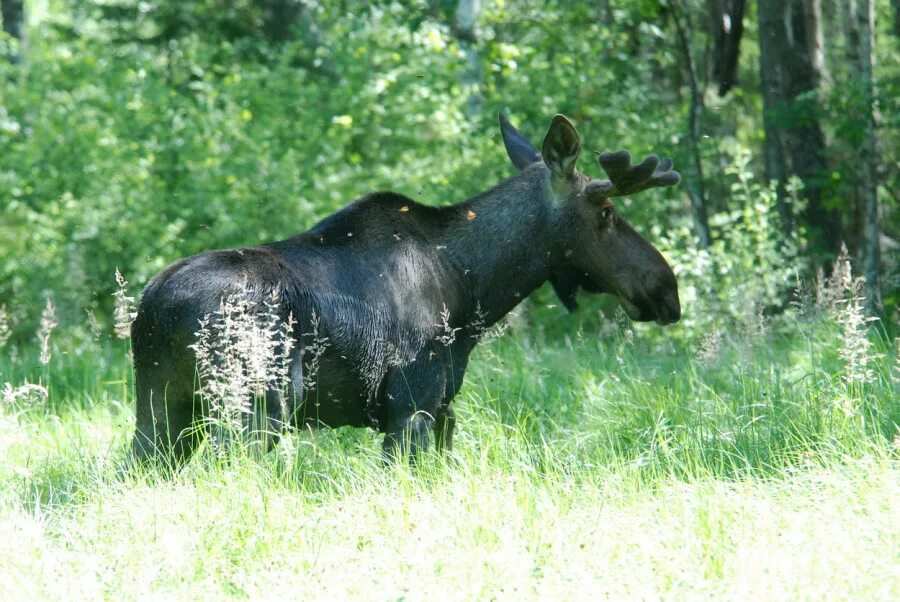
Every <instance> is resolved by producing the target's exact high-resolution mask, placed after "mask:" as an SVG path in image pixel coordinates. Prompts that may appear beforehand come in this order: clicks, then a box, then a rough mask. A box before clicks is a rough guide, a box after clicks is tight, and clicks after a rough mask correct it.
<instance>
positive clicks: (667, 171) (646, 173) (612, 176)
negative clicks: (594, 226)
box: [587, 150, 681, 197]
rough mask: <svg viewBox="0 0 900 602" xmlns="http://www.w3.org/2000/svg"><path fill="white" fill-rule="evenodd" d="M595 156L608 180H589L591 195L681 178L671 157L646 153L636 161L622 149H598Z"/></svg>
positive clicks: (662, 184) (628, 191)
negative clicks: (603, 151) (661, 157)
mask: <svg viewBox="0 0 900 602" xmlns="http://www.w3.org/2000/svg"><path fill="white" fill-rule="evenodd" d="M597 160H598V161H599V162H600V167H602V168H603V171H605V172H606V175H607V176H609V180H592V181H591V183H590V184H588V190H587V192H588V193H589V194H590V195H591V196H603V197H613V196H624V195H626V194H634V193H636V192H641V191H642V190H647V189H648V188H662V187H665V186H672V185H674V184H677V183H678V182H679V181H680V180H681V174H679V173H678V172H677V171H674V170H673V169H672V160H671V159H663V160H661V161H660V159H659V157H657V156H656V155H649V156H648V157H647V158H646V159H644V160H643V161H641V163H640V164H638V165H632V164H631V155H630V154H629V153H628V151H625V150H621V151H616V152H614V153H601V154H600V155H599V156H598V157H597Z"/></svg>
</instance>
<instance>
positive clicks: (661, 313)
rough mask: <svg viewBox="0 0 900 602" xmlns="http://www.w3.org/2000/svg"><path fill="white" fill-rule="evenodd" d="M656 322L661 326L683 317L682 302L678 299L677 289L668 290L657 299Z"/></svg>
mask: <svg viewBox="0 0 900 602" xmlns="http://www.w3.org/2000/svg"><path fill="white" fill-rule="evenodd" d="M655 310H656V322H657V324H659V325H661V326H665V325H666V324H674V323H675V322H677V321H678V320H680V319H681V302H680V301H679V299H678V291H677V290H668V291H666V292H665V293H663V294H662V295H661V299H660V300H658V301H657V304H656V307H655Z"/></svg>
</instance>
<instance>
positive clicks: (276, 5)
mask: <svg viewBox="0 0 900 602" xmlns="http://www.w3.org/2000/svg"><path fill="white" fill-rule="evenodd" d="M260 5H261V7H262V12H263V31H264V32H265V34H266V37H268V38H269V39H270V40H272V41H273V42H286V41H287V40H289V39H290V38H291V30H292V28H293V27H294V23H295V22H296V21H297V17H298V16H299V15H300V11H301V10H302V8H301V4H300V2H296V1H294V0H262V2H260Z"/></svg>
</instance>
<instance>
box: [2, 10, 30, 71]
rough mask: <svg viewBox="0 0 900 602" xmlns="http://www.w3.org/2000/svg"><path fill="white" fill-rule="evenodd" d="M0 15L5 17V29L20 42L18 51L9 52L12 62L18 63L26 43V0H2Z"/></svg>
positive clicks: (8, 55) (8, 56)
mask: <svg viewBox="0 0 900 602" xmlns="http://www.w3.org/2000/svg"><path fill="white" fill-rule="evenodd" d="M0 16H2V18H3V31H5V32H6V33H7V34H8V35H9V36H10V37H12V38H15V39H16V40H18V42H19V51H18V52H12V51H11V52H9V53H8V54H7V58H8V59H9V62H10V63H18V62H19V56H20V55H21V53H22V50H21V49H22V46H24V45H25V0H0Z"/></svg>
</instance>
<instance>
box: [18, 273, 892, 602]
mask: <svg viewBox="0 0 900 602" xmlns="http://www.w3.org/2000/svg"><path fill="white" fill-rule="evenodd" d="M122 282H124V280H122ZM838 282H840V283H842V284H839V283H838ZM847 282H850V283H851V284H850V285H847V284H846V283H847ZM823 287H824V288H822V287H820V288H822V290H820V294H819V297H818V300H817V301H816V300H813V297H812V296H810V295H807V296H805V297H803V298H806V299H808V300H807V301H806V302H803V303H799V304H798V306H797V307H795V308H792V309H790V310H789V311H788V312H787V313H785V314H783V315H782V316H780V317H775V318H766V319H759V318H758V317H757V318H754V319H759V322H760V324H757V326H755V327H750V326H749V325H746V324H745V325H742V326H741V325H738V326H736V327H728V326H725V325H723V326H722V327H720V328H717V329H716V330H715V331H714V332H713V333H704V332H692V331H690V330H686V329H684V327H681V326H674V327H671V328H669V329H666V330H665V331H663V330H661V329H658V328H657V327H655V326H644V325H633V324H629V323H627V321H623V320H621V319H616V320H613V321H608V322H605V323H604V325H603V327H602V328H598V327H597V320H596V316H595V315H594V314H592V313H591V312H590V311H589V310H588V311H584V312H583V313H582V314H581V315H580V316H575V317H572V316H562V315H560V314H558V313H556V312H557V311H558V310H556V309H553V308H546V307H543V306H541V305H540V304H539V303H534V304H532V305H530V306H527V307H526V308H525V309H524V310H523V315H522V316H520V317H519V318H518V319H517V320H516V321H515V322H514V323H513V325H512V326H511V327H510V326H507V327H506V331H505V333H504V334H503V335H502V336H499V337H494V336H491V337H485V340H484V341H483V342H482V344H481V345H480V346H479V347H478V348H477V350H476V352H475V353H474V355H473V356H472V359H471V362H470V368H469V371H468V373H467V375H466V381H465V384H464V386H463V388H462V391H461V393H460V395H459V396H458V398H457V399H456V401H455V402H454V406H455V408H456V410H457V415H458V422H457V428H458V432H457V435H456V437H455V439H454V450H453V451H452V452H451V453H446V454H443V455H439V454H426V455H425V456H423V457H422V458H421V459H420V461H419V462H417V463H416V465H415V466H414V467H410V466H408V465H406V464H404V463H397V464H394V465H392V466H388V467H384V466H383V465H382V461H381V453H380V445H379V435H377V434H375V433H373V432H371V431H369V430H365V429H350V428H342V429H320V430H288V431H287V432H286V434H285V436H284V438H283V439H282V441H281V442H280V443H279V445H278V446H277V447H276V448H275V449H274V451H272V452H271V453H269V454H266V455H260V454H259V453H258V448H256V447H254V446H253V444H252V442H251V441H250V440H243V439H237V440H236V441H235V442H233V443H232V445H230V446H229V448H228V449H227V454H223V453H222V450H221V448H219V449H216V447H215V446H214V445H210V444H207V445H205V446H202V447H201V449H200V450H199V452H198V454H197V455H196V456H195V458H194V459H193V460H192V461H191V462H190V463H188V465H187V466H185V467H184V468H183V469H181V470H178V471H171V470H170V469H169V468H167V467H164V466H154V465H149V466H144V467H139V468H135V469H133V470H132V471H131V472H128V473H126V474H121V473H120V472H119V471H118V467H119V466H120V463H121V461H122V459H123V458H124V456H125V454H126V450H127V448H128V445H129V439H130V437H131V433H132V430H133V417H132V406H133V399H132V393H131V386H130V383H131V381H132V375H131V367H130V362H129V359H128V354H127V348H126V349H123V347H122V342H121V341H118V340H116V339H115V338H114V337H113V336H112V334H111V335H110V336H106V337H100V338H99V339H98V338H97V337H95V336H92V335H91V334H90V330H91V329H89V328H84V329H82V330H79V329H76V328H71V329H70V328H67V326H66V325H65V324H63V325H62V326H61V327H59V328H57V330H56V331H55V333H54V339H53V341H54V342H53V352H52V354H51V355H50V357H49V359H48V361H47V362H46V363H42V361H41V349H40V346H39V345H36V344H35V345H26V346H21V347H15V351H11V350H12V349H13V347H12V345H13V343H12V342H6V341H4V342H5V343H7V346H6V347H5V348H4V351H5V353H4V354H3V355H0V382H2V383H4V385H3V387H2V388H0V394H2V395H0V528H2V529H4V530H5V531H6V532H9V533H14V534H15V536H14V537H13V538H7V539H0V576H2V578H0V599H41V598H43V599H51V598H52V599H75V598H77V599H109V598H115V599H142V598H146V597H148V596H150V597H153V596H156V597H161V598H185V599H186V598H189V597H201V598H205V599H212V598H215V599H220V598H251V599H258V598H260V599H263V598H265V599H272V598H276V597H287V598H296V597H301V596H303V597H315V598H334V597H339V598H346V597H355V598H366V599H369V598H373V597H374V598H384V599H401V598H406V599H424V598H434V597H439V598H447V599H460V600H471V599H488V598H498V599H507V598H508V599H522V598H525V599H538V598H540V599H548V598H549V599H567V598H568V599H571V598H574V597H582V598H583V597H591V598H594V597H601V596H606V597H611V598H614V599H658V598H666V597H669V598H676V599H691V598H697V597H712V598H721V597H727V598H730V599H734V598H758V597H762V598H764V599H785V600H796V599H804V598H805V599H821V598H822V597H824V598H831V599H890V598H895V597H897V595H898V594H900V579H898V578H897V575H896V571H895V568H896V565H897V562H898V561H900V558H898V556H897V554H896V551H895V546H894V545H893V544H892V542H896V540H897V539H898V538H900V530H898V529H900V528H898V525H900V516H898V512H900V509H898V507H897V505H896V499H897V498H898V495H900V485H898V483H900V478H898V474H900V473H898V468H897V456H898V454H900V431H898V423H900V404H898V402H897V397H898V396H897V386H898V378H897V370H896V355H897V347H896V345H897V342H895V341H888V340H887V339H886V337H884V336H880V335H879V334H878V332H877V330H876V331H873V330H872V329H871V328H869V327H866V324H867V321H866V318H865V317H864V315H863V314H861V313H859V314H853V312H861V307H862V306H861V305H858V304H857V303H855V302H854V299H855V298H856V294H855V292H854V291H855V290H856V289H855V288H854V286H853V285H852V280H851V281H848V280H846V279H842V278H835V279H832V280H831V281H829V282H827V283H826V284H825V285H823ZM121 290H123V291H124V285H121ZM823 291H827V292H823ZM123 296H124V297H127V295H125V294H124V292H123ZM801 297H802V296H801ZM538 299H540V297H538ZM124 307H125V306H124V305H123V308H124ZM128 311H129V310H127V309H123V311H122V317H123V319H124V318H126V317H127V316H128V315H130V314H128ZM226 313H227V312H226V310H224V309H223V310H222V312H221V315H220V316H219V317H220V318H223V319H224V317H225V316H226ZM264 313H265V312H264ZM269 313H270V314H271V313H272V312H269ZM754 313H755V312H754ZM748 315H749V314H748ZM232 317H234V316H232ZM220 321H221V320H220ZM237 321H238V322H239V321H240V320H237ZM233 322H234V321H233ZM235 323H236V322H235ZM254 324H255V330H254V329H251V330H253V332H255V333H256V334H257V335H259V336H263V335H265V336H269V338H272V336H275V335H273V333H276V334H277V333H278V332H283V331H281V330H279V328H280V327H279V325H278V324H274V323H268V322H254ZM232 325H234V324H232ZM122 328H123V325H122V324H120V325H119V330H120V331H121V330H122ZM226 330H227V329H226ZM221 331H223V329H222V328H219V329H218V331H217V332H220V334H221ZM263 331H265V332H263ZM209 332H212V331H209ZM80 333H83V334H80ZM266 333H269V334H266ZM270 335H272V336H270ZM226 338H228V337H226ZM275 338H277V337H275ZM231 339H233V342H236V344H237V345H238V347H241V345H243V347H246V349H245V351H247V352H248V353H249V352H250V351H251V348H252V347H254V346H258V345H257V344H256V343H258V341H257V342H256V343H254V342H253V341H249V342H248V341H243V339H240V337H237V338H235V337H231ZM242 341H243V342H242ZM254 341H255V339H254ZM203 344H207V346H208V347H209V351H210V353H212V354H216V353H220V351H215V346H214V344H213V340H212V339H211V338H209V339H207V340H206V341H205V343H203V341H198V345H201V346H202V345H203ZM243 347H241V348H243ZM276 355H277V354H276ZM863 356H864V357H863ZM216 357H218V356H216ZM219 359H221V358H219ZM232 359H234V361H236V362H238V363H240V362H241V361H244V360H247V358H243V359H242V356H240V355H238V356H235V357H234V358H232ZM220 364H221V362H219V363H218V364H216V365H220ZM211 366H213V364H211ZM260 366H261V368H260V370H262V372H267V368H266V366H262V365H260ZM213 367H215V366H213ZM200 369H201V373H202V374H203V376H204V377H205V378H207V379H215V378H219V376H221V377H222V378H225V377H226V376H228V375H218V376H217V375H216V374H215V371H214V370H212V369H208V370H206V371H205V372H204V371H203V367H202V366H201V368H200ZM234 370H237V368H234ZM234 370H232V372H234ZM246 374H247V375H250V376H252V374H256V373H252V374H251V372H247V373H246ZM257 376H259V375H257ZM248 378H249V377H248ZM261 378H262V377H261ZM245 381H246V382H245ZM251 381H252V382H251ZM6 383H8V384H6ZM241 383H243V384H245V385H246V386H247V387H249V389H248V390H252V391H253V392H257V389H258V388H259V386H261V385H260V383H265V384H266V386H268V385H269V384H271V383H270V382H269V381H268V380H266V379H262V380H259V379H257V380H253V379H250V380H247V379H244V380H242V381H241ZM44 387H47V388H48V389H49V395H48V394H47V389H44ZM217 391H219V390H218V389H216V388H215V387H213V388H209V387H207V388H206V389H205V394H206V395H215V394H216V392H217ZM223 391H224V389H223ZM241 391H242V392H241V395H239V396H238V397H240V398H241V399H242V400H243V399H244V398H245V396H244V395H243V393H246V391H244V390H243V389H242V390H241ZM235 399H237V397H236V398H235ZM246 409H247V408H245V407H244V406H241V407H240V408H238V411H239V413H242V412H245V410H246ZM226 414H227V413H226ZM238 426H239V429H243V428H244V425H243V423H240V424H239V425H238Z"/></svg>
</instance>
